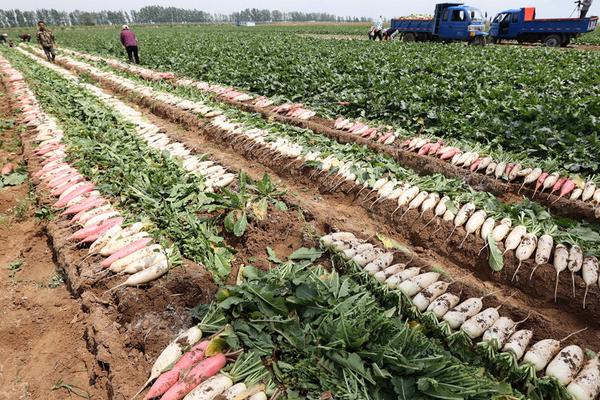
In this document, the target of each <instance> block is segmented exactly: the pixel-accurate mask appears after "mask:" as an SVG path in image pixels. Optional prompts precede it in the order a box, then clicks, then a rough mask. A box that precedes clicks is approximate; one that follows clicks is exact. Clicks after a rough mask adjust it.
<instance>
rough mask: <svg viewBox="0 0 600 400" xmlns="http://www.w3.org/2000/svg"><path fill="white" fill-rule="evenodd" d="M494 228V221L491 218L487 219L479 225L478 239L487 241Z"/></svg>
mask: <svg viewBox="0 0 600 400" xmlns="http://www.w3.org/2000/svg"><path fill="white" fill-rule="evenodd" d="M495 226H496V220H495V219H494V218H492V217H488V218H487V219H486V220H485V221H484V222H483V225H481V234H480V237H481V238H482V239H483V240H487V238H488V235H489V234H490V233H492V231H493V230H494V227H495Z"/></svg>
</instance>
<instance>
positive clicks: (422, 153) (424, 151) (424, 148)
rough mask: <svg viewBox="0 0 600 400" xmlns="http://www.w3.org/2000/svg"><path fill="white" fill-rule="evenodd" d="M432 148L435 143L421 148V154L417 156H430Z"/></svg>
mask: <svg viewBox="0 0 600 400" xmlns="http://www.w3.org/2000/svg"><path fill="white" fill-rule="evenodd" d="M431 146H433V143H427V144H426V145H424V146H423V147H421V148H420V149H419V152H418V153H417V154H418V155H420V156H424V155H426V154H428V153H429V149H430V148H431Z"/></svg>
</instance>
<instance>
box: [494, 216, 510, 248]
mask: <svg viewBox="0 0 600 400" xmlns="http://www.w3.org/2000/svg"><path fill="white" fill-rule="evenodd" d="M511 227H512V220H511V219H510V218H502V220H501V221H500V223H499V224H498V225H497V226H496V227H494V229H493V230H492V237H493V238H494V241H496V243H499V242H501V241H503V240H504V238H505V237H506V235H508V232H509V231H510V228H511Z"/></svg>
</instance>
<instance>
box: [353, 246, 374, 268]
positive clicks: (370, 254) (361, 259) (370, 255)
mask: <svg viewBox="0 0 600 400" xmlns="http://www.w3.org/2000/svg"><path fill="white" fill-rule="evenodd" d="M380 255H381V250H379V249H373V250H368V251H365V252H363V253H360V254H357V255H355V256H354V257H352V258H351V260H352V261H354V262H355V263H356V264H358V265H359V266H360V267H365V266H366V265H367V264H368V263H370V262H371V261H373V260H375V259H376V258H377V257H379V256H380Z"/></svg>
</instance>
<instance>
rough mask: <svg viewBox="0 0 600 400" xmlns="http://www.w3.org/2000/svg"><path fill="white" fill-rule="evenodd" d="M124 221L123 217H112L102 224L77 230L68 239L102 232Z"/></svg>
mask: <svg viewBox="0 0 600 400" xmlns="http://www.w3.org/2000/svg"><path fill="white" fill-rule="evenodd" d="M122 223H123V218H122V217H118V218H111V219H109V220H106V221H104V222H102V223H101V224H98V225H94V226H90V227H89V228H83V229H80V230H78V231H77V232H75V233H74V234H72V235H71V236H69V238H68V239H69V240H74V239H75V240H79V239H84V238H87V237H88V236H91V235H95V234H98V233H102V232H104V231H106V230H108V229H110V228H112V227H113V226H115V225H121V224H122Z"/></svg>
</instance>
